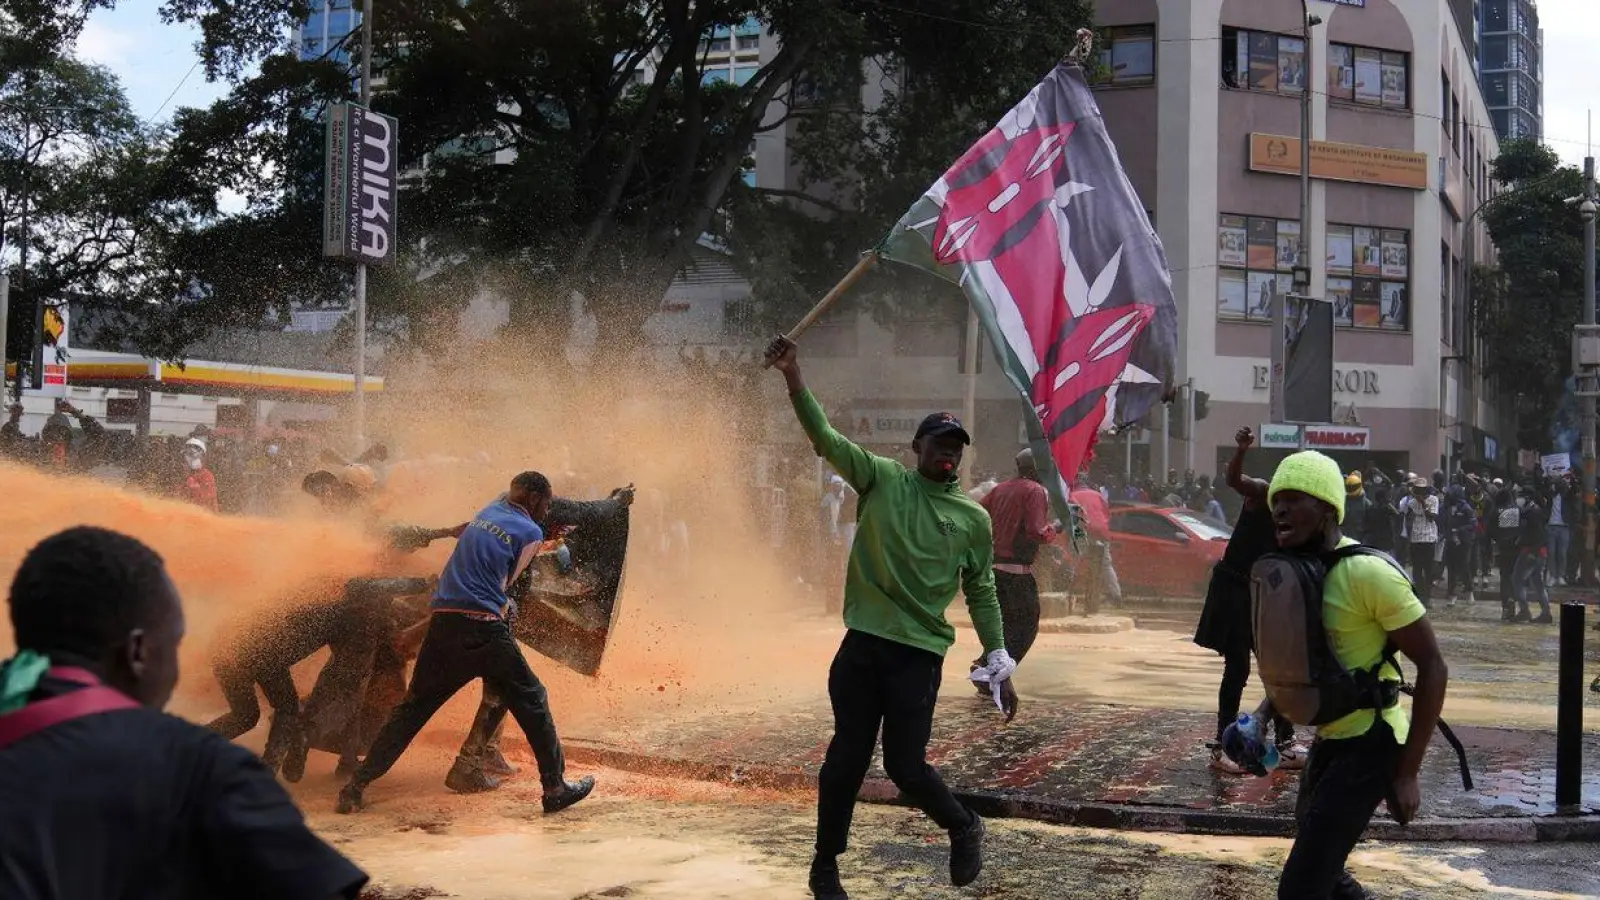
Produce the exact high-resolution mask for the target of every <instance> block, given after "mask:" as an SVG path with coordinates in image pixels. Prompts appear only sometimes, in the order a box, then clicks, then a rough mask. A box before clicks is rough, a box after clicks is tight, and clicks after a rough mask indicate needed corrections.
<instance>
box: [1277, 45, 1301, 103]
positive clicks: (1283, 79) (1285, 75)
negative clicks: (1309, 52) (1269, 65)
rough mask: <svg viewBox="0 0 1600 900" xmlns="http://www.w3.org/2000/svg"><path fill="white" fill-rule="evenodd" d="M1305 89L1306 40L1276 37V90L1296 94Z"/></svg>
mask: <svg viewBox="0 0 1600 900" xmlns="http://www.w3.org/2000/svg"><path fill="white" fill-rule="evenodd" d="M1305 89H1306V42H1305V41H1303V40H1301V39H1300V38H1289V37H1281V38H1278V90H1280V91H1282V92H1283V93H1285V94H1298V93H1300V92H1301V91H1304V90H1305Z"/></svg>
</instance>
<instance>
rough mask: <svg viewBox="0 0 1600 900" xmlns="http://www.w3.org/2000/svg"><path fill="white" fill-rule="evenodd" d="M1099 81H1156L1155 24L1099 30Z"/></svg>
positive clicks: (1146, 82)
mask: <svg viewBox="0 0 1600 900" xmlns="http://www.w3.org/2000/svg"><path fill="white" fill-rule="evenodd" d="M1099 40H1100V72H1099V74H1098V77H1097V78H1096V79H1095V82H1096V83H1097V84H1149V83H1151V82H1153V81H1155V80H1156V27H1155V26H1154V25H1130V26H1126V27H1122V28H1105V29H1101V31H1100V38H1099Z"/></svg>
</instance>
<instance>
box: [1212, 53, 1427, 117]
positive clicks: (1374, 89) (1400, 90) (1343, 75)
mask: <svg viewBox="0 0 1600 900" xmlns="http://www.w3.org/2000/svg"><path fill="white" fill-rule="evenodd" d="M1224 43H1226V42H1224ZM1328 96H1329V97H1330V98H1332V99H1335V100H1347V101H1349V102H1351V103H1356V104H1359V105H1361V106H1380V107H1383V108H1385V109H1410V108H1411V62H1410V57H1409V56H1408V55H1407V54H1405V53H1396V52H1394V51H1391V50H1377V49H1374V48H1372V47H1355V46H1352V45H1349V44H1329V45H1328Z"/></svg>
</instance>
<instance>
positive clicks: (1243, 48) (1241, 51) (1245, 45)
mask: <svg viewBox="0 0 1600 900" xmlns="http://www.w3.org/2000/svg"><path fill="white" fill-rule="evenodd" d="M1234 65H1235V66H1236V67H1237V68H1236V69H1235V70H1234V71H1236V72H1238V73H1239V74H1238V76H1237V78H1236V79H1235V80H1236V82H1237V83H1235V84H1232V85H1229V87H1249V85H1250V32H1248V31H1240V32H1239V45H1238V48H1237V56H1236V57H1235V62H1234Z"/></svg>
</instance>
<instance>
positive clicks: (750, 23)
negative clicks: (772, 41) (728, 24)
mask: <svg viewBox="0 0 1600 900" xmlns="http://www.w3.org/2000/svg"><path fill="white" fill-rule="evenodd" d="M733 33H734V34H737V35H741V36H751V35H754V36H756V37H760V35H761V20H760V19H757V18H755V17H753V16H752V17H751V18H748V19H745V20H744V21H743V22H740V23H739V25H738V26H737V27H735V28H734V29H733Z"/></svg>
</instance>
